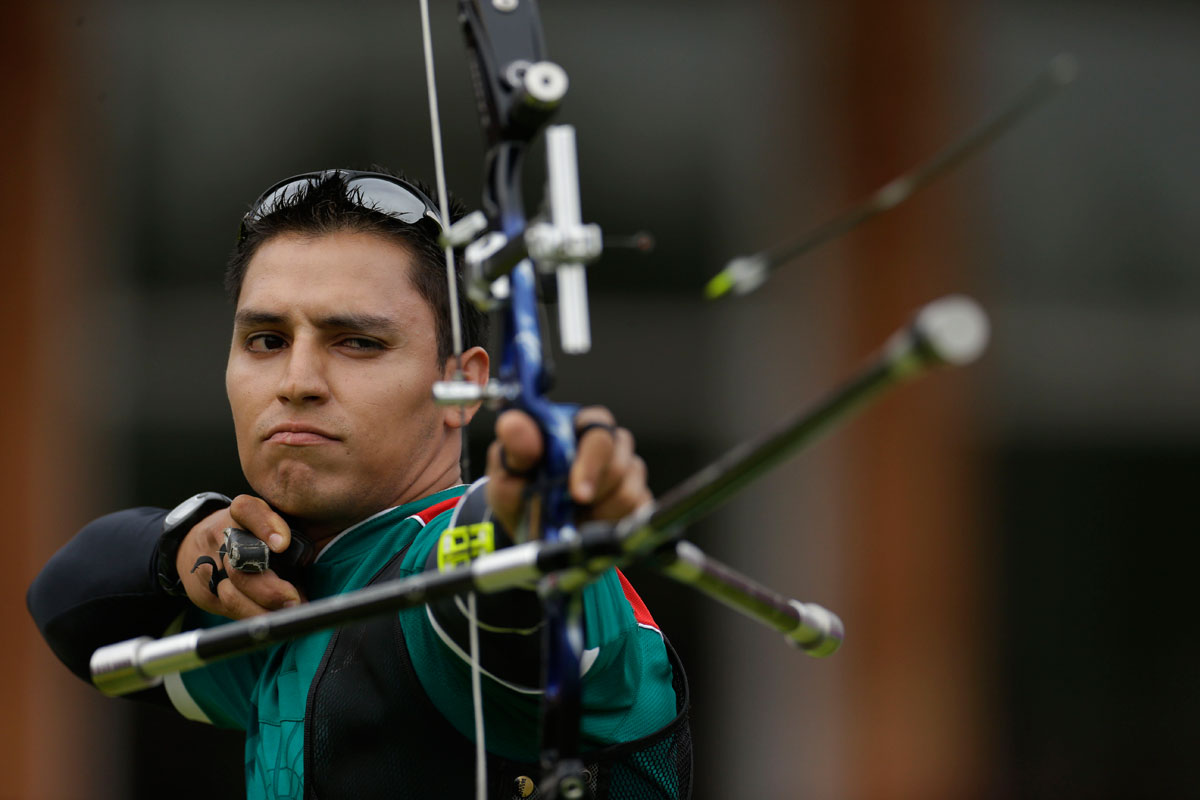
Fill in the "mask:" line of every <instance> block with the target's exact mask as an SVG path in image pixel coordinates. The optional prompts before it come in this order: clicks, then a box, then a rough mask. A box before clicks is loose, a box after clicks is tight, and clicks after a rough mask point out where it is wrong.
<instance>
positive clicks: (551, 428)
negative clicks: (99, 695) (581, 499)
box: [92, 0, 987, 798]
mask: <svg viewBox="0 0 1200 800" xmlns="http://www.w3.org/2000/svg"><path fill="white" fill-rule="evenodd" d="M459 12H460V18H461V21H462V25H463V31H464V34H465V38H466V42H467V51H468V56H469V60H470V64H471V70H472V76H473V80H474V84H475V89H476V95H477V99H478V109H479V113H480V120H481V125H482V128H483V131H484V135H485V141H486V146H487V150H486V154H485V176H486V177H485V181H486V183H485V187H484V191H483V197H482V211H481V212H477V213H475V214H472V215H469V216H468V217H465V218H464V219H463V220H460V221H459V222H458V223H456V224H455V225H454V226H452V227H451V228H450V229H448V230H447V232H446V235H445V244H446V247H447V264H448V276H449V280H450V289H451V305H452V308H453V309H454V310H455V311H456V310H457V296H456V291H455V289H456V280H455V274H456V272H455V271H456V266H455V263H454V250H455V249H458V248H461V249H462V250H463V257H464V266H463V271H464V273H465V276H466V277H465V285H466V291H467V293H468V295H469V297H470V299H471V300H472V302H475V303H477V304H479V305H481V306H484V307H486V308H489V309H491V310H494V311H496V312H497V313H498V314H499V315H500V316H501V318H502V342H501V358H500V366H499V370H498V376H497V378H496V379H495V380H493V381H491V382H490V383H489V384H488V385H487V386H486V387H482V388H481V387H479V386H476V385H474V384H470V383H467V382H465V381H461V380H454V381H449V382H446V383H440V384H438V385H436V386H435V387H434V392H435V397H436V398H437V399H438V400H439V401H440V402H444V403H449V404H461V405H470V404H473V403H477V402H480V401H497V402H500V403H504V404H507V405H509V406H512V407H515V408H519V409H521V410H523V411H525V412H526V413H528V414H529V415H530V416H531V417H533V418H534V420H535V421H536V422H537V424H538V426H539V428H540V429H541V431H542V434H543V437H544V442H545V458H544V461H543V463H542V464H541V465H540V467H539V468H538V471H537V474H536V477H535V479H534V481H533V483H534V487H533V488H534V491H533V495H534V498H533V502H532V503H531V505H532V506H534V507H535V508H536V510H537V513H536V517H537V523H536V524H537V531H536V534H535V535H534V536H531V537H530V540H529V541H526V542H523V543H520V544H517V545H514V546H512V547H509V548H506V549H504V550H502V551H499V552H497V553H494V554H491V555H486V556H483V557H480V558H478V559H476V560H475V561H473V562H471V563H470V564H469V565H468V566H467V567H465V568H462V569H456V570H450V571H447V572H443V573H429V574H422V575H417V576H413V577H410V578H405V579H403V580H398V581H394V582H391V583H388V584H379V585H373V586H369V587H367V588H365V589H363V590H360V591H358V592H354V593H350V594H346V595H340V596H335V597H329V598H325V599H322V600H318V601H315V602H312V603H309V604H306V605H303V606H299V607H296V608H291V609H284V610H282V611H277V612H273V613H270V614H266V615H261V616H257V617H253V618H249V619H246V620H242V621H239V622H234V623H231V624H228V625H224V626H221V627H219V628H213V629H208V630H203V631H192V632H189V633H185V634H179V635H177V636H172V637H166V638H163V639H160V640H152V639H149V638H148V637H144V638H141V639H136V640H131V641H129V642H122V643H118V644H116V645H110V646H108V647H105V648H101V649H100V650H98V651H97V652H96V654H95V655H94V656H93V659H92V673H93V677H94V680H95V682H96V683H97V685H99V686H100V687H101V688H102V689H103V690H104V691H105V692H107V693H109V694H123V693H127V692H130V691H136V690H138V689H142V688H146V687H147V686H149V685H153V684H154V682H156V681H157V680H161V676H162V675H164V674H167V673H171V672H179V671H184V670H187V669H193V668H197V667H200V666H203V665H205V664H207V663H210V662H211V661H213V660H215V659H218V658H225V657H229V656H233V655H237V654H240V653H244V652H247V651H249V650H252V649H256V648H259V647H264V646H267V645H270V644H272V643H275V642H278V641H283V640H285V639H289V638H293V637H297V636H302V635H305V634H307V633H311V632H312V631H314V630H318V629H321V628H326V627H332V626H336V625H339V624H344V623H346V622H350V621H352V620H357V619H362V618H365V617H368V616H371V615H375V614H392V613H395V612H396V611H397V610H398V609H402V608H408V607H413V606H415V605H420V604H424V603H428V602H431V601H434V600H437V599H441V598H444V597H448V596H451V595H457V596H468V597H471V596H473V593H474V592H477V591H482V592H495V591H502V590H506V589H510V588H513V587H516V586H521V585H527V584H528V583H530V582H537V583H538V585H539V589H540V592H541V595H542V596H543V598H544V601H545V608H546V619H547V624H546V625H545V629H546V640H545V647H544V661H545V670H544V674H545V702H544V712H543V725H542V729H543V737H542V747H541V750H542V753H541V760H542V766H543V770H544V776H543V778H542V780H541V782H540V783H539V788H540V789H541V790H542V796H548V797H565V798H579V797H583V796H585V793H586V786H585V783H584V781H583V778H582V772H583V765H582V761H581V759H580V736H579V730H580V719H581V701H580V696H581V688H582V687H581V681H580V669H579V664H580V651H581V648H582V642H583V631H582V624H581V614H580V601H579V597H580V594H579V593H580V591H581V590H582V588H583V587H584V586H585V585H586V583H587V582H588V581H589V580H592V579H594V578H595V577H596V576H597V575H598V574H601V573H602V572H603V571H605V570H607V569H609V568H611V567H612V566H614V565H616V566H621V565H624V564H629V563H633V562H644V563H649V564H652V565H654V566H657V567H659V568H660V569H662V570H663V572H664V573H665V574H667V575H668V576H670V577H672V578H674V579H676V580H679V581H681V582H683V583H687V584H689V585H691V586H694V587H696V588H697V589H699V590H700V591H702V592H704V593H706V594H709V595H711V596H713V597H715V598H716V599H718V600H719V601H721V602H723V603H725V604H727V605H730V606H731V607H733V608H735V609H737V610H738V611H740V612H742V613H744V614H746V615H747V616H749V617H751V618H753V619H756V620H758V621H760V622H762V623H764V624H766V625H768V626H770V627H772V628H774V629H775V630H778V631H780V632H781V633H783V634H784V636H785V638H786V640H787V641H788V642H789V643H791V644H793V645H795V646H796V647H798V648H800V649H803V650H804V651H806V652H808V653H810V654H812V655H817V656H823V655H829V654H831V653H832V652H834V651H835V650H836V649H837V647H838V646H839V645H840V643H841V640H842V629H841V623H840V621H839V620H838V619H837V618H836V617H835V616H834V615H832V614H831V613H829V612H828V611H825V610H824V609H822V608H820V607H819V606H815V605H812V604H807V603H801V602H798V601H796V600H792V599H789V598H787V597H784V596H782V595H779V594H777V593H775V592H773V591H772V590H770V589H768V588H766V587H764V586H761V585H760V584H758V583H756V582H755V581H754V580H752V579H751V578H749V577H747V576H745V575H741V574H739V573H738V572H736V571H735V570H733V569H732V568H730V567H728V566H726V565H723V564H720V563H719V562H716V561H715V560H713V559H711V558H710V557H708V556H706V555H705V554H704V553H702V552H700V550H699V549H698V548H696V547H694V546H693V545H691V544H690V543H688V542H685V541H683V540H682V539H681V536H682V532H683V531H684V529H685V528H686V526H687V525H689V524H690V523H692V522H693V521H694V520H696V519H697V518H698V517H699V516H701V515H702V514H706V513H708V512H709V511H711V510H712V509H713V508H715V507H716V506H717V505H719V504H720V503H722V502H723V501H724V500H726V499H727V498H728V497H729V496H731V495H732V494H733V493H734V492H736V491H738V490H739V489H740V488H742V487H743V486H744V485H745V484H746V483H748V482H749V481H750V480H752V479H754V478H755V477H756V476H758V475H759V474H761V473H762V472H764V471H765V470H767V469H770V468H771V467H772V466H773V465H775V464H777V463H778V462H779V461H781V460H782V459H783V458H785V457H786V456H788V455H790V454H791V453H794V452H795V451H796V450H797V449H798V448H800V447H802V446H804V445H805V444H807V443H809V442H811V441H813V440H814V439H815V438H816V437H817V436H819V435H820V434H822V433H824V432H826V431H827V430H829V429H830V428H831V427H832V426H833V425H834V424H835V423H837V422H839V421H841V420H842V419H844V418H845V417H846V416H847V415H849V414H850V413H852V412H853V411H855V410H857V409H859V408H861V407H862V406H863V405H864V404H865V403H866V402H868V401H869V400H870V399H871V398H873V397H874V396H876V395H878V394H879V393H880V392H882V391H884V390H885V389H887V388H889V387H891V386H894V385H897V384H899V383H900V382H902V381H905V380H907V379H910V378H913V377H915V376H917V375H919V374H922V373H923V372H924V371H926V370H927V369H929V368H932V367H935V366H938V365H947V364H948V365H957V364H963V363H967V362H969V361H971V360H972V359H974V358H975V357H976V356H977V355H978V354H979V352H980V351H981V350H982V348H983V346H984V344H985V342H986V338H987V327H986V320H985V319H984V317H983V316H982V313H981V312H980V311H979V310H978V308H977V307H976V306H975V305H974V304H973V303H972V302H970V301H968V300H966V299H965V298H947V299H944V300H942V301H939V302H936V303H934V304H931V305H930V306H928V307H927V308H926V309H924V310H922V311H921V312H920V313H919V314H918V315H917V316H916V317H915V319H914V320H913V322H912V324H911V325H909V326H907V327H906V328H904V329H903V330H901V331H900V332H899V333H897V334H896V336H895V337H893V339H892V340H890V341H889V342H888V343H887V344H886V345H885V346H884V347H883V348H882V350H881V351H880V353H879V354H878V355H877V356H876V357H875V358H874V359H873V360H872V361H870V362H869V363H868V364H867V365H866V367H865V368H864V369H862V370H861V371H860V372H859V373H858V374H856V375H855V376H853V377H852V378H851V379H850V380H849V381H848V382H846V383H845V384H843V385H842V386H841V387H839V388H838V389H836V390H835V391H833V392H832V393H830V395H828V396H827V397H826V398H824V399H823V400H821V401H820V402H818V403H817V404H816V405H815V406H814V407H813V408H812V409H811V410H809V411H807V412H805V413H802V414H800V415H798V416H796V417H795V418H793V419H790V420H787V421H786V422H784V423H783V424H781V425H780V426H779V427H778V428H776V429H775V430H774V431H771V432H769V433H767V434H765V435H763V436H762V437H760V438H758V439H756V440H754V441H752V442H749V443H746V444H743V445H740V446H738V447H736V448H734V449H733V450H731V451H730V452H729V453H728V454H727V455H726V456H725V457H724V458H722V459H720V460H719V461H717V462H716V463H715V464H713V465H711V466H710V467H707V468H705V469H703V470H701V471H700V472H698V473H697V474H696V475H695V476H694V477H693V478H692V479H690V480H688V481H686V482H685V483H684V484H682V485H681V486H680V487H678V488H677V489H675V490H673V491H671V492H669V493H667V494H666V495H664V496H663V497H662V498H661V499H660V500H658V501H656V502H655V503H653V504H652V505H650V506H648V507H646V508H643V509H641V510H639V511H638V512H637V513H636V514H634V515H632V516H630V517H628V518H626V519H623V520H620V521H618V522H616V523H612V524H595V525H590V526H587V527H585V528H582V529H577V528H576V524H575V509H574V507H573V505H572V503H571V501H570V499H569V496H568V494H567V491H566V480H567V474H568V472H569V469H570V466H571V462H572V460H573V458H574V454H575V433H574V425H573V418H574V415H575V412H576V410H577V407H576V406H573V405H568V404H562V403H556V402H554V401H552V400H550V399H549V398H548V397H547V392H548V390H549V388H550V376H549V371H548V369H547V367H546V359H545V357H544V355H543V349H542V343H543V339H544V336H543V332H542V330H541V326H540V325H539V313H538V312H539V306H540V305H541V302H542V299H543V298H546V297H549V296H553V295H556V296H557V299H558V305H559V329H560V331H561V334H562V346H563V350H564V351H566V352H568V353H581V352H586V350H587V349H588V347H589V344H590V334H589V331H588V328H589V324H588V306H587V290H586V274H585V266H584V265H585V264H586V263H587V262H588V261H590V260H592V259H594V258H595V257H597V256H598V255H599V252H600V249H601V244H602V237H601V234H600V231H599V229H598V228H596V227H595V226H590V225H584V224H583V223H582V222H581V214H580V202H579V189H578V179H577V169H576V156H575V146H574V131H573V129H571V128H569V127H567V126H551V127H547V126H548V123H549V121H550V119H551V117H552V115H553V114H554V112H555V110H556V109H557V107H558V106H559V104H560V103H561V101H562V99H563V97H564V96H565V93H566V90H567V88H568V85H569V82H568V79H567V76H566V73H565V71H563V70H562V68H561V67H559V66H558V65H556V64H554V63H552V62H550V61H548V60H547V58H546V54H545V45H544V41H543V36H542V32H541V25H540V21H539V18H538V12H537V6H536V3H535V0H459ZM422 16H423V19H424V21H425V22H426V25H427V21H428V10H427V6H426V3H425V2H424V0H423V2H422ZM426 38H427V40H428V35H427V36H426ZM427 48H428V45H427ZM426 61H427V64H428V65H429V76H430V84H431V86H432V85H433V84H434V83H435V81H434V80H433V77H432V76H433V73H432V53H431V50H429V49H427V51H426ZM430 98H431V99H430V104H431V109H433V112H434V113H433V114H432V117H433V120H434V122H433V125H434V129H435V135H434V140H435V160H436V161H437V163H438V172H439V175H440V173H441V172H442V168H441V162H442V157H441V148H440V135H439V134H438V133H437V132H436V131H437V129H438V127H439V125H438V123H437V114H436V105H437V104H436V92H434V91H431V93H430ZM543 131H545V133H546V138H547V148H546V149H547V158H548V164H547V174H548V197H547V201H546V203H545V207H546V210H545V211H544V212H543V213H541V214H539V215H538V216H537V217H536V218H535V219H533V220H529V219H528V218H527V217H526V213H525V204H524V202H523V198H522V195H521V178H522V166H523V161H524V156H525V154H526V152H527V151H528V149H529V147H530V144H531V142H533V140H534V139H535V138H536V137H537V136H538V135H539V134H540V133H542V132H543ZM445 197H446V192H445V188H444V180H441V179H440V178H439V198H440V200H441V203H442V205H443V209H444V208H445V206H446V205H447V203H446V199H445ZM443 217H444V218H446V219H448V215H447V214H446V213H445V211H443ZM456 316H457V315H456V314H455V315H454V318H455V322H454V328H455V333H454V340H455V350H456V352H458V353H461V351H462V344H461V335H460V334H459V333H458V330H457V329H458V322H457V319H456ZM460 372H461V370H460ZM469 608H471V609H472V611H471V615H472V616H473V602H471V603H470V604H469ZM474 649H475V648H473V650H474ZM473 659H475V660H476V661H477V657H475V656H473ZM475 682H476V684H478V675H477V674H476V677H475ZM476 705H477V706H478V705H479V703H478V700H477V702H476ZM476 730H477V737H476V738H477V741H478V742H479V744H480V748H481V751H482V747H483V738H482V735H481V730H482V726H481V724H480V723H479V722H478V720H477V726H476ZM479 785H480V786H481V787H482V786H483V785H484V781H483V780H482V778H481V780H480V782H479ZM481 791H482V789H481Z"/></svg>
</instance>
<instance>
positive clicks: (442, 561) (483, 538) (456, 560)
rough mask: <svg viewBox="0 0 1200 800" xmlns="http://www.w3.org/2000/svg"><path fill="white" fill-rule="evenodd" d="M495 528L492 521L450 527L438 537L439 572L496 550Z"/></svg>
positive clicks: (454, 567) (455, 567) (462, 564)
mask: <svg viewBox="0 0 1200 800" xmlns="http://www.w3.org/2000/svg"><path fill="white" fill-rule="evenodd" d="M495 530H496V529H495V526H493V525H492V523H490V522H477V523H475V524H474V525H460V526H458V527H457V528H450V529H448V530H447V531H446V532H445V533H443V534H442V535H441V536H440V537H439V538H438V543H437V566H438V572H445V571H446V570H448V569H458V568H459V567H465V566H466V565H467V564H470V563H471V562H472V561H474V560H475V559H476V558H479V557H480V556H481V555H483V554H484V553H492V552H495V550H496V536H495Z"/></svg>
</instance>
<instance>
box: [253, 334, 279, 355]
mask: <svg viewBox="0 0 1200 800" xmlns="http://www.w3.org/2000/svg"><path fill="white" fill-rule="evenodd" d="M284 347H287V340H286V339H284V338H283V337H282V336H280V335H279V334H277V333H255V334H253V335H251V336H247V337H246V349H247V350H249V351H250V352H251V353H271V352H274V351H276V350H282V349H283V348H284Z"/></svg>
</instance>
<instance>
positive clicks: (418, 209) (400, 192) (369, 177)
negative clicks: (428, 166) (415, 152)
mask: <svg viewBox="0 0 1200 800" xmlns="http://www.w3.org/2000/svg"><path fill="white" fill-rule="evenodd" d="M333 175H337V176H340V177H341V179H342V180H343V181H344V182H345V184H346V196H347V197H349V198H350V199H351V200H352V201H353V202H354V203H355V204H356V205H358V206H361V207H362V208H365V209H367V210H368V211H376V212H378V213H380V214H384V215H386V216H389V217H391V218H393V219H397V220H400V221H401V222H404V223H407V224H409V225H414V224H416V223H418V222H421V221H422V220H430V221H431V222H433V223H434V224H435V225H436V226H437V228H438V230H439V231H440V230H441V229H442V227H443V226H442V217H441V215H440V214H439V213H438V210H437V206H436V205H434V203H433V201H432V200H430V199H429V198H428V197H426V196H425V193H424V192H422V191H421V190H420V189H418V188H417V187H415V186H413V185H412V184H411V183H409V182H408V181H405V180H401V179H400V178H395V177H392V176H391V175H386V174H384V173H382V172H358V171H356V170H348V169H327V170H322V171H320V172H306V173H304V174H303V175H295V176H293V177H291V178H286V179H284V180H282V181H280V182H279V183H277V184H275V185H274V186H272V187H271V188H270V189H267V190H266V191H265V192H263V193H262V195H260V196H259V198H258V199H257V200H255V201H254V205H253V206H251V207H250V210H249V211H248V212H247V213H246V216H244V217H242V225H241V227H240V228H239V229H238V243H239V244H240V243H241V242H242V240H243V239H245V238H246V229H247V227H248V226H250V225H252V224H253V223H255V222H258V221H259V220H260V219H262V218H263V217H266V216H269V215H271V214H273V213H274V212H276V211H278V210H279V209H280V208H283V207H285V206H286V205H287V204H288V202H289V201H290V200H291V199H292V198H294V197H295V196H296V195H297V194H298V193H300V192H302V191H306V190H307V189H308V188H309V187H311V186H314V185H316V184H318V183H320V182H321V181H322V180H325V179H326V178H328V177H330V176H333Z"/></svg>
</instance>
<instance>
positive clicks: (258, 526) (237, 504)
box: [229, 494, 292, 553]
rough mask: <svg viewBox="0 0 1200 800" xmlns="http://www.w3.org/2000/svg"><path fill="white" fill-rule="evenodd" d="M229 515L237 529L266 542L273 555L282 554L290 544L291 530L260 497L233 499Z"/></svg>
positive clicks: (245, 495)
mask: <svg viewBox="0 0 1200 800" xmlns="http://www.w3.org/2000/svg"><path fill="white" fill-rule="evenodd" d="M229 514H230V516H232V517H233V521H234V522H236V523H237V524H238V527H240V528H242V529H243V530H247V531H249V532H250V533H252V534H254V535H255V536H257V537H258V538H259V539H261V540H262V541H264V542H266V543H267V546H268V547H269V548H271V550H272V551H273V552H275V553H282V552H283V551H284V550H287V549H288V545H290V544H291V543H292V530H291V528H289V527H288V524H287V522H285V521H284V519H283V517H281V516H279V514H277V513H276V512H275V510H274V509H272V508H271V507H270V506H269V505H267V501H265V500H263V499H262V498H261V497H254V496H253V495H248V494H239V495H238V496H237V497H235V498H233V504H232V505H230V506H229Z"/></svg>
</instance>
